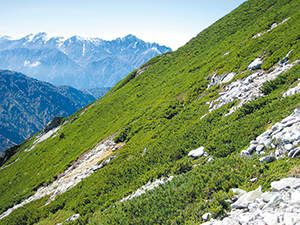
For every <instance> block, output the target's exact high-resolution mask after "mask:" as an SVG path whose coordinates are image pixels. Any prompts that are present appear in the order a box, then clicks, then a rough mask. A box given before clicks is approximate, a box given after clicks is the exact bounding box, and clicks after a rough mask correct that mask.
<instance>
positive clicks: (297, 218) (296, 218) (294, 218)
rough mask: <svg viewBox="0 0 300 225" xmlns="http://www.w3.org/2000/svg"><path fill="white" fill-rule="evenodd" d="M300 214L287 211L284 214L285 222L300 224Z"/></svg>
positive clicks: (286, 223) (289, 224) (288, 224)
mask: <svg viewBox="0 0 300 225" xmlns="http://www.w3.org/2000/svg"><path fill="white" fill-rule="evenodd" d="M299 222H300V215H299V214H297V213H285V214H284V224H285V225H294V224H299Z"/></svg>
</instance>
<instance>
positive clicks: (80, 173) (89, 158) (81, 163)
mask: <svg viewBox="0 0 300 225" xmlns="http://www.w3.org/2000/svg"><path fill="white" fill-rule="evenodd" d="M55 129H57V128H55ZM55 129H54V130H55ZM49 132H51V131H49ZM49 132H48V133H49ZM113 137H114V136H111V137H108V138H107V139H105V140H103V141H101V142H99V143H98V144H97V145H96V146H95V147H94V148H93V149H92V150H90V151H87V152H85V153H84V154H82V155H81V156H80V157H79V158H78V159H77V161H75V162H73V163H72V164H71V165H70V167H69V168H68V169H67V170H66V171H65V172H64V173H63V174H61V175H60V176H58V177H57V180H56V181H54V182H53V183H52V184H50V185H49V186H43V187H41V188H39V189H38V190H37V191H36V193H35V194H34V195H32V196H30V197H29V198H28V199H25V200H24V201H23V202H21V203H20V204H17V205H15V206H14V207H13V208H10V209H8V210H7V211H5V212H4V213H3V214H1V215H0V219H2V218H3V217H5V216H8V215H9V214H10V213H11V212H12V211H14V210H15V209H17V208H20V207H22V206H23V205H25V204H27V203H29V202H32V201H35V200H37V199H40V198H43V197H44V196H46V195H49V196H50V197H49V201H48V203H49V202H50V201H53V200H54V199H55V197H56V196H58V195H60V194H62V193H64V192H66V191H68V190H69V189H70V188H72V187H74V186H75V185H77V184H78V183H79V182H81V181H82V180H83V179H84V178H86V177H89V176H90V175H91V174H92V173H94V172H95V171H96V170H99V169H101V168H102V167H105V166H107V165H108V164H109V163H110V162H111V161H112V160H113V159H115V158H116V155H113V156H110V157H109V155H111V154H112V153H113V152H115V151H116V150H117V149H119V148H121V147H122V146H123V145H124V143H119V144H116V143H115V142H114V141H113ZM104 159H106V160H104ZM101 160H103V162H101V163H99V162H100V161H101ZM48 203H47V204H48Z"/></svg>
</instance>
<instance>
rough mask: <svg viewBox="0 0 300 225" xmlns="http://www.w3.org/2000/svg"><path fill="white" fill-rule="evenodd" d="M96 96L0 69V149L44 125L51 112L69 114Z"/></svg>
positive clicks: (57, 114)
mask: <svg viewBox="0 0 300 225" xmlns="http://www.w3.org/2000/svg"><path fill="white" fill-rule="evenodd" d="M94 100H96V98H95V97H94V96H92V95H90V94H88V93H84V92H83V91H79V90H77V89H75V88H72V87H70V86H60V87H57V86H54V85H52V84H49V83H46V82H41V81H38V80H36V79H33V78H30V77H27V76H25V75H23V74H21V73H16V72H12V71H8V70H6V71H3V70H0V130H1V131H0V152H1V151H3V150H5V149H6V148H8V147H9V146H11V145H14V144H19V143H21V142H22V141H24V140H25V139H26V138H28V137H29V136H31V135H33V134H34V133H36V132H37V131H39V130H41V129H43V127H44V125H46V124H47V123H48V122H49V121H50V120H51V119H52V118H53V117H54V116H63V117H66V116H70V115H72V114H73V113H74V112H76V111H77V110H79V109H81V108H82V107H84V106H86V105H87V104H89V103H91V102H93V101H94Z"/></svg>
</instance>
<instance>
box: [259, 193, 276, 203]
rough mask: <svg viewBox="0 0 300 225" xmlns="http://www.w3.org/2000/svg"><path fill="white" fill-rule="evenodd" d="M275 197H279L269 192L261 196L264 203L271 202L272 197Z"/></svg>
mask: <svg viewBox="0 0 300 225" xmlns="http://www.w3.org/2000/svg"><path fill="white" fill-rule="evenodd" d="M275 195H277V193H276V192H270V191H267V192H265V193H263V194H262V195H261V199H262V200H263V201H264V202H269V201H270V200H271V198H272V197H274V196H275Z"/></svg>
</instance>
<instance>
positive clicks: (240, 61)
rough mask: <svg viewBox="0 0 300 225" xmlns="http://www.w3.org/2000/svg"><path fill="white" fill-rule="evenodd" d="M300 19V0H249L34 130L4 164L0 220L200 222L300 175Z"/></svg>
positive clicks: (100, 222) (19, 221) (220, 215)
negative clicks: (247, 194)
mask: <svg viewBox="0 0 300 225" xmlns="http://www.w3.org/2000/svg"><path fill="white" fill-rule="evenodd" d="M299 27H300V2H299V0H263V1H261V0H249V1H246V2H245V3H244V4H242V5H241V6H240V7H239V8H237V9H235V10H234V11H232V12H231V13H230V14H228V15H226V16H225V17H224V18H222V19H220V20H219V21H217V22H216V23H214V24H213V25H212V26H210V27H209V28H207V29H206V30H204V31H202V32H201V33H200V34H199V35H198V36H197V37H195V38H193V39H192V40H191V41H190V42H189V43H187V44H186V45H185V46H183V47H182V48H180V49H178V50H177V51H175V52H168V53H164V54H162V55H159V56H156V57H155V58H153V59H151V60H150V61H148V62H147V63H145V64H144V65H143V66H141V67H140V68H139V69H137V70H135V71H133V72H131V73H130V74H129V75H128V76H127V77H126V78H125V79H123V80H122V81H120V82H119V83H118V84H117V85H116V86H115V87H113V88H112V89H111V90H110V91H109V92H108V93H107V94H106V95H105V96H104V97H102V98H101V99H100V100H98V101H97V102H95V103H94V104H91V105H89V106H87V107H85V108H84V109H82V110H80V111H78V112H77V113H75V114H73V115H72V116H71V117H69V118H65V119H64V120H63V121H62V122H61V124H60V126H58V127H57V128H55V129H54V130H51V131H48V132H44V131H41V132H39V133H38V134H37V135H35V136H33V137H31V138H30V139H29V140H27V141H26V142H24V143H22V145H21V146H20V147H19V148H18V153H17V154H15V155H14V156H13V157H12V158H11V159H10V160H9V161H8V162H7V163H6V164H5V165H4V166H3V167H2V169H1V170H0V192H1V193H2V194H1V196H0V209H1V211H0V212H1V213H3V214H1V216H0V218H2V219H1V223H3V224H35V223H36V224H37V223H38V224H56V223H62V222H64V221H65V220H66V219H67V218H69V217H70V216H71V215H73V214H79V218H77V217H78V215H77V216H75V217H74V218H77V219H76V220H75V221H74V222H72V223H73V224H87V223H90V224H199V223H201V222H204V219H203V215H204V214H206V213H208V212H209V213H210V214H211V216H212V217H213V218H221V217H223V216H224V215H225V211H226V210H229V209H230V203H229V202H228V201H225V200H228V199H231V198H232V196H233V193H232V191H231V188H237V187H239V188H244V189H245V190H248V191H250V190H254V189H256V188H258V186H260V185H262V186H263V191H265V190H267V189H268V188H270V183H271V182H272V181H275V180H278V179H280V178H282V177H286V176H297V174H298V172H299V168H300V164H299V163H300V162H299V158H298V154H299V153H300V151H298V149H297V148H298V146H299V143H300V135H297V134H299V133H300V129H299V119H298V117H297V116H298V114H299V111H297V108H299V106H300V105H299V100H300V95H299V93H298V91H299V90H298V89H299V88H297V87H298V86H297V85H298V83H299V81H298V78H299V77H300V64H299V60H300V30H299ZM292 50H293V51H292ZM283 93H289V94H283ZM292 113H294V114H292ZM286 128H289V129H286ZM290 128H291V129H290ZM283 131H284V132H286V133H283ZM292 132H293V135H292ZM275 133H276V134H275ZM294 134H295V135H294ZM272 135H273V136H274V138H273V139H272V137H273V136H272ZM276 135H277V136H276ZM288 136H293V138H288ZM292 139H293V140H292ZM250 143H251V144H250ZM250 146H252V147H250ZM195 149H197V151H193V152H191V151H192V150H195ZM241 152H242V155H243V156H241ZM290 152H293V154H291V153H290ZM297 152H298V153H297ZM251 153H252V154H251ZM296 153H297V154H296ZM188 155H190V156H191V157H189V156H188ZM263 156H266V157H263ZM287 157H288V158H287ZM267 159H268V160H267ZM266 161H267V162H266ZM269 162H270V163H269ZM271 162H272V163H271ZM297 171H298V172H297ZM157 179H159V180H157ZM164 180H165V181H166V180H169V182H167V183H165V184H164V185H162V186H161V187H160V188H157V189H155V190H150V191H146V194H143V195H141V196H139V197H135V198H132V199H131V200H129V199H130V198H131V197H132V196H137V195H138V194H137V193H140V192H143V191H144V190H148V189H146V187H149V186H151V184H152V182H153V184H156V183H159V182H161V181H164ZM170 180H171V181H170ZM141 187H143V188H141ZM140 188H141V189H140ZM138 189H139V191H138ZM13 206H14V208H12V207H13ZM42 206H43V207H42Z"/></svg>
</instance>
